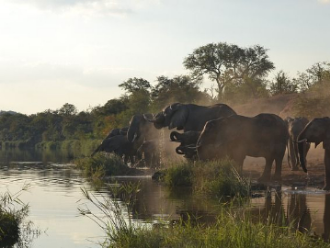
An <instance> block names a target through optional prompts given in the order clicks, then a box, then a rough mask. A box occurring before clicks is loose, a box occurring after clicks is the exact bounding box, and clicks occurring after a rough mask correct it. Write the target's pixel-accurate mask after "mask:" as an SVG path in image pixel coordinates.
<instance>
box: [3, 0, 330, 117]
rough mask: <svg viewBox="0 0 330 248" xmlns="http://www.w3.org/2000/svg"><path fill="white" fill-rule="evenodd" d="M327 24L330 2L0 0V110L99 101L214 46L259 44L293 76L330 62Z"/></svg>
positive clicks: (82, 107) (172, 70)
mask: <svg viewBox="0 0 330 248" xmlns="http://www.w3.org/2000/svg"><path fill="white" fill-rule="evenodd" d="M329 30H330V0H277V1H274V0H203V1H201V0H0V110H3V111H9V110H11V111H16V112H20V113H23V114H27V115H30V114H36V113H39V112H43V111H45V110H47V109H51V110H56V109H59V108H61V107H62V106H63V105H64V104H65V103H70V104H73V105H75V106H76V107H77V108H78V110H79V111H86V110H88V109H91V108H93V107H96V106H102V105H104V104H105V103H106V102H107V101H108V100H110V99H113V98H118V97H120V96H121V95H123V94H124V91H123V90H122V89H120V88H119V87H118V85H119V84H120V83H122V82H123V81H125V80H127V79H129V78H131V77H138V78H144V79H146V80H148V81H149V82H150V83H151V84H155V80H156V78H157V77H158V76H161V75H164V76H168V77H174V76H177V75H183V74H188V73H189V72H188V71H187V70H185V68H184V67H183V64H182V62H183V60H184V58H185V57H187V55H188V54H191V53H192V52H193V51H194V49H196V48H198V47H200V46H203V45H206V44H208V43H218V42H227V43H230V44H236V45H238V46H240V47H250V46H253V45H257V44H258V45H261V46H263V47H264V48H266V49H268V55H269V59H270V60H271V61H272V62H273V63H274V65H275V67H276V71H279V70H283V71H284V72H286V73H288V75H289V76H291V77H294V76H296V75H297V72H303V71H305V70H306V69H307V68H309V67H311V66H312V65H313V64H315V63H317V62H322V61H329V62H330V45H329V44H330V32H329ZM276 71H274V72H272V73H271V74H270V75H269V77H270V78H272V77H273V76H274V75H275V73H276ZM211 84H212V83H210V82H206V83H204V84H203V85H202V86H201V87H202V88H203V87H210V85H211Z"/></svg>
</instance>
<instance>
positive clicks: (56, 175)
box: [0, 150, 330, 248]
mask: <svg viewBox="0 0 330 248" xmlns="http://www.w3.org/2000/svg"><path fill="white" fill-rule="evenodd" d="M71 159H72V154H68V153H63V152H58V151H57V152H49V151H47V152H40V151H34V150H31V151H19V150H10V151H8V150H7V151H5V150H2V151H0V193H1V194H3V193H4V192H7V191H9V192H11V193H12V194H13V193H16V192H19V191H20V190H21V189H22V188H23V187H24V186H25V185H29V188H28V190H27V191H23V192H22V193H21V195H20V197H19V198H20V199H21V200H22V201H23V202H24V203H27V204H29V209H30V212H29V215H28V217H27V220H31V221H32V222H33V228H35V229H37V230H38V231H39V234H38V235H35V237H34V238H33V239H32V241H31V242H29V243H27V244H26V247H34V248H44V247H49V248H52V247H54V248H55V247H56V248H59V247H65V248H75V247H77V248H78V247H79V248H81V247H100V242H102V241H103V240H104V233H103V230H102V229H101V228H100V227H99V226H98V225H96V224H95V223H94V222H93V221H91V220H90V219H88V218H87V217H83V216H80V215H79V211H78V208H79V207H82V206H85V204H87V205H88V207H89V208H90V209H91V211H92V212H93V213H98V212H97V209H96V208H95V207H93V206H92V205H91V204H88V201H87V200H86V199H85V198H84V196H83V194H82V192H81V188H85V189H88V190H90V191H91V192H92V193H93V194H95V195H96V196H97V197H100V198H101V196H103V197H110V194H109V192H107V191H106V190H104V189H103V190H98V191H95V190H93V187H92V186H91V185H90V184H89V183H88V182H87V180H86V179H85V178H83V177H82V176H81V174H80V173H79V171H77V170H75V169H74V166H73V165H71V164H70V160H71ZM115 180H116V181H118V182H119V183H121V182H124V181H125V182H131V181H134V182H137V181H139V182H140V183H141V191H140V192H139V194H138V196H137V201H136V203H135V205H134V207H133V211H132V213H130V215H131V216H132V218H133V219H134V221H135V222H138V223H142V222H143V223H146V222H148V223H156V222H157V220H159V219H160V218H166V219H167V220H169V221H175V220H178V219H179V218H180V217H182V218H186V217H187V216H188V214H189V215H190V216H196V217H197V218H198V221H199V222H204V223H206V224H207V223H214V222H215V216H216V214H217V211H218V210H219V208H220V207H219V205H220V204H219V203H217V202H216V201H212V202H210V201H206V200H205V199H201V198H200V197H192V196H191V193H190V192H189V191H188V190H184V189H181V190H180V191H178V192H171V191H168V189H167V188H166V187H164V186H162V185H161V184H158V183H156V182H153V181H152V180H151V178H150V177H118V178H116V179H115ZM260 195H261V196H262V197H257V198H254V199H252V202H251V204H247V205H246V206H244V207H245V208H247V209H249V211H251V213H253V215H254V216H256V219H260V216H261V217H263V218H264V221H265V222H267V221H272V222H274V223H280V222H281V221H283V220H285V222H287V223H291V225H292V226H293V227H294V228H298V229H299V230H301V231H303V232H312V233H315V234H316V235H319V236H322V237H323V238H324V239H326V240H328V239H329V233H330V194H326V193H325V192H323V191H320V190H317V189H315V188H304V189H300V188H298V189H295V190H292V188H291V186H290V185H288V186H282V187H281V188H280V190H278V191H277V192H276V191H275V190H271V192H269V193H266V192H265V191H264V192H260ZM32 236H33V235H32ZM0 247H1V246H0ZM17 247H18V245H17Z"/></svg>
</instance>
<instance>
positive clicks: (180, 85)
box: [151, 75, 210, 111]
mask: <svg viewBox="0 0 330 248" xmlns="http://www.w3.org/2000/svg"><path fill="white" fill-rule="evenodd" d="M200 83H201V81H199V80H192V79H191V78H190V77H189V76H186V75H180V76H176V77H174V78H168V77H166V76H160V77H158V78H157V84H156V85H155V86H154V87H153V88H152V91H151V95H152V99H153V103H154V108H155V109H154V110H155V111H158V110H159V109H161V108H163V107H164V106H165V105H167V104H169V103H171V102H181V103H188V102H190V103H197V102H201V101H203V100H209V98H210V96H208V94H207V93H205V92H201V91H200V90H199V84H200Z"/></svg>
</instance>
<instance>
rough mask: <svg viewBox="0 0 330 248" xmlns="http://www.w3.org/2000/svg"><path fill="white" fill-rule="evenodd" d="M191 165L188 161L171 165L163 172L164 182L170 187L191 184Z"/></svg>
mask: <svg viewBox="0 0 330 248" xmlns="http://www.w3.org/2000/svg"><path fill="white" fill-rule="evenodd" d="M192 173H193V167H192V164H190V163H181V164H178V165H175V166H174V165H173V166H171V167H170V168H168V169H167V170H166V172H165V177H164V182H165V183H166V184H167V185H169V186H170V187H176V186H192V180H193V179H192Z"/></svg>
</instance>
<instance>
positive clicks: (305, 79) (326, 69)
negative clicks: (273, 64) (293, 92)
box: [293, 62, 330, 91]
mask: <svg viewBox="0 0 330 248" xmlns="http://www.w3.org/2000/svg"><path fill="white" fill-rule="evenodd" d="M293 81H294V83H295V84H296V85H298V87H299V89H300V91H305V90H308V89H310V88H311V87H312V86H313V85H315V84H318V83H324V82H329V81H330V63H329V62H318V63H315V64H314V65H312V66H311V67H310V68H308V69H307V70H306V71H305V72H298V77H297V78H294V79H293Z"/></svg>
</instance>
